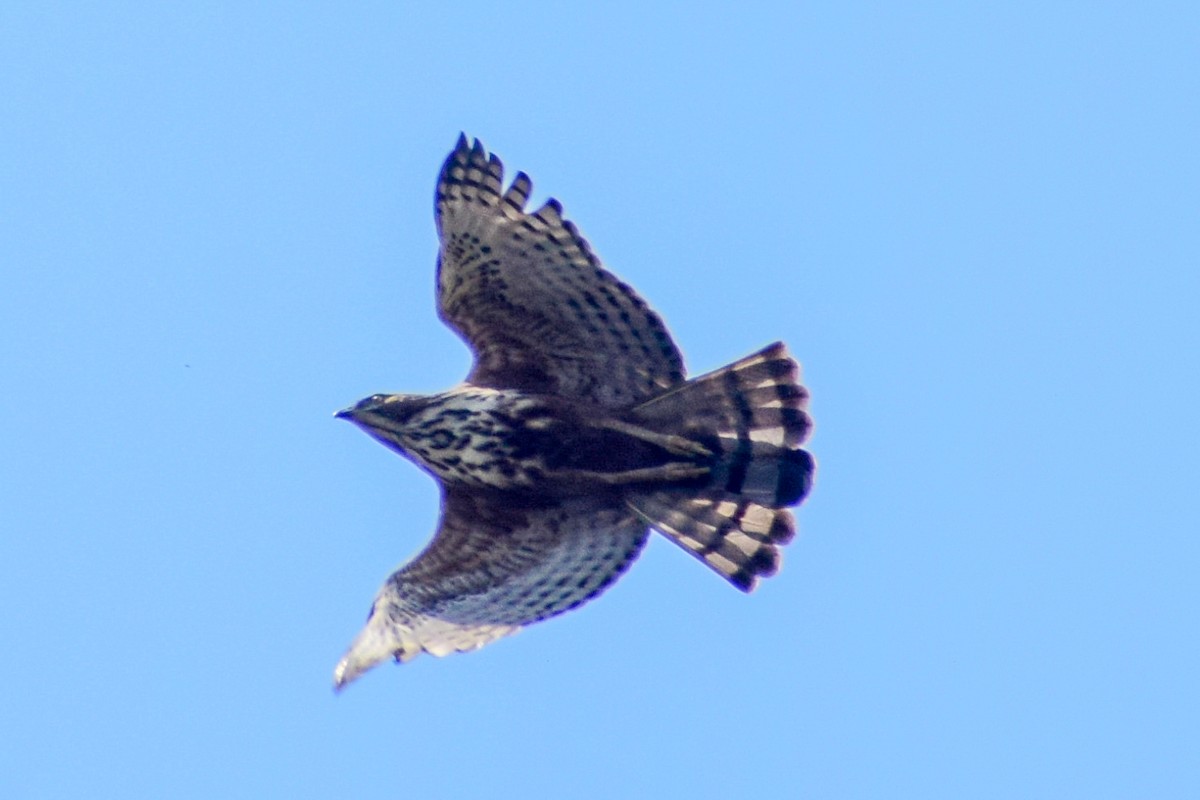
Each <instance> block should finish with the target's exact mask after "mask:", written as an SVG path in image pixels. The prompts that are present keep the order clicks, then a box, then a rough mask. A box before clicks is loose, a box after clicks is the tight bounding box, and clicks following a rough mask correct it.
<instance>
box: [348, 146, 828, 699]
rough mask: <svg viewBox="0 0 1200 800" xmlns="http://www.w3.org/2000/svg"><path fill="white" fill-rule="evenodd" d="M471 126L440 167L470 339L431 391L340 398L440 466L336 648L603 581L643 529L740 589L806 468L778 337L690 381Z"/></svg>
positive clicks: (488, 624)
mask: <svg viewBox="0 0 1200 800" xmlns="http://www.w3.org/2000/svg"><path fill="white" fill-rule="evenodd" d="M531 188H532V184H531V182H530V180H529V178H528V176H526V175H525V174H524V173H521V172H518V173H517V174H516V175H515V176H514V177H513V179H512V181H511V182H510V183H508V184H507V185H505V181H504V169H503V166H502V164H501V162H500V160H499V159H498V158H497V157H496V156H495V155H489V154H488V153H487V151H486V150H485V149H484V147H483V145H482V144H480V143H479V142H478V141H475V142H473V143H472V142H470V141H468V140H467V138H466V137H465V136H461V137H460V138H459V140H458V143H457V145H456V146H455V148H454V151H453V152H451V153H450V155H449V157H448V158H447V159H446V162H445V164H444V165H443V167H442V171H441V175H440V177H439V178H438V183H437V192H436V198H435V216H436V220H437V228H438V234H439V236H440V241H441V245H440V252H439V255H438V266H437V302H438V313H439V316H440V317H441V318H442V320H443V321H444V322H445V323H446V324H447V325H449V326H450V328H452V329H453V330H454V331H455V332H456V333H458V334H459V335H460V336H461V337H462V338H463V339H464V340H466V342H467V344H468V345H469V346H470V347H471V348H472V350H473V351H474V354H475V361H474V366H473V368H472V370H471V372H470V374H469V375H468V376H467V379H466V381H465V382H463V383H462V384H460V385H458V386H456V387H454V388H452V389H450V390H448V391H446V392H443V393H441V394H435V395H424V396H422V395H405V394H376V395H372V396H371V397H368V398H366V399H365V400H362V401H361V402H359V403H358V404H356V405H354V406H352V407H351V408H347V409H345V410H344V411H341V412H338V414H337V416H339V417H342V418H344V419H347V420H350V421H352V422H354V423H355V424H356V425H358V426H359V427H361V428H362V429H363V430H364V431H366V432H367V433H368V434H370V435H371V436H373V437H374V438H375V439H377V440H378V441H380V442H381V443H383V444H384V445H386V446H387V447H389V448H391V449H393V450H395V451H396V452H398V453H400V454H401V455H403V456H405V457H407V458H409V459H411V460H412V461H413V462H415V463H416V464H417V465H418V466H419V467H421V468H422V469H424V470H425V471H426V472H428V473H429V474H430V475H432V476H433V477H434V479H435V480H436V481H437V482H438V484H439V485H440V488H441V492H442V516H441V521H440V524H439V527H438V531H437V533H436V535H435V536H434V538H433V540H432V542H430V544H429V545H428V546H427V547H426V549H425V550H424V551H423V552H422V553H420V555H418V556H417V557H416V558H414V559H413V560H412V561H411V562H410V563H408V564H407V565H405V566H403V567H402V568H401V569H399V570H398V571H397V572H395V573H394V574H393V575H392V576H391V577H389V578H388V579H387V581H386V583H385V584H384V586H383V588H382V589H381V590H380V591H379V594H378V596H377V597H376V598H375V602H374V604H373V605H372V607H371V612H370V615H369V617H368V619H367V623H366V626H365V627H364V628H363V630H362V631H361V632H360V633H359V634H358V636H357V638H355V639H354V642H353V643H352V644H351V645H350V648H349V650H348V651H347V652H346V654H345V656H344V657H343V658H342V660H341V662H340V663H339V664H338V665H337V668H336V670H335V673H334V681H335V685H336V686H337V687H338V688H341V687H343V686H345V685H346V684H348V683H349V682H351V681H353V680H354V679H355V678H357V677H358V676H360V675H361V674H362V673H363V672H365V671H366V670H368V669H370V668H371V667H373V666H374V665H376V664H378V663H379V662H380V661H382V660H384V659H386V658H389V657H391V658H395V659H396V660H397V661H407V660H409V659H411V658H413V657H414V656H416V655H418V654H420V653H422V652H425V653H431V654H433V655H437V656H441V655H446V654H448V653H453V652H459V651H466V650H474V649H476V648H479V647H482V646H483V645H485V644H487V643H489V642H491V641H494V640H495V639H498V638H500V637H502V636H505V635H507V634H510V633H513V632H515V631H517V630H518V629H520V628H522V627H523V626H526V625H529V624H531V623H533V622H537V621H539V620H543V619H546V618H548V617H552V616H554V615H556V614H561V613H562V612H564V611H568V610H570V609H572V608H575V607H577V606H579V605H581V604H583V603H585V602H587V601H588V600H590V599H592V598H594V597H596V596H597V595H599V594H600V593H601V592H603V591H604V590H605V589H606V588H608V587H609V586H610V585H612V583H613V582H614V581H615V580H616V579H617V578H618V577H620V575H621V574H622V573H623V572H624V571H625V570H626V569H627V568H628V567H629V565H630V564H631V563H632V562H633V560H634V559H635V558H636V557H637V555H638V553H639V552H640V551H641V549H642V547H643V546H644V545H645V543H646V540H647V538H648V536H649V534H650V531H651V530H655V531H658V532H660V533H661V534H663V535H664V536H666V537H667V538H668V539H670V540H671V541H673V542H675V543H676V544H678V545H680V546H682V547H683V549H684V550H686V551H687V552H689V553H691V554H692V555H693V556H695V557H696V558H698V559H700V560H701V561H702V562H703V563H705V564H706V565H707V566H708V567H710V568H711V569H712V570H713V571H715V572H716V573H717V574H719V575H720V576H721V577H723V578H725V579H726V580H727V581H728V582H729V583H731V584H733V585H734V586H736V587H737V588H739V589H741V590H743V591H750V590H751V589H753V588H754V586H755V584H756V582H757V580H758V579H759V578H763V577H767V576H770V575H773V574H774V573H775V572H776V571H777V570H778V568H779V548H780V547H781V546H782V545H784V544H786V543H787V542H789V541H790V540H791V539H792V537H793V536H794V535H795V522H794V519H793V516H792V513H791V512H790V511H789V510H788V509H789V507H791V506H794V505H796V504H798V503H799V502H800V501H801V500H803V499H804V497H805V496H806V495H807V494H808V491H809V488H810V487H811V485H812V479H813V473H814V469H815V465H814V461H813V458H812V456H811V455H810V454H809V453H808V452H807V451H806V450H804V449H802V448H801V445H802V444H803V443H804V441H805V439H806V438H807V436H808V433H809V431H810V429H811V420H810V418H809V415H808V413H807V405H808V392H807V391H806V390H805V389H804V387H803V386H802V385H801V384H800V382H799V366H798V365H797V363H796V361H795V360H794V359H793V358H792V357H791V356H790V355H789V354H788V352H787V350H786V348H785V346H784V345H783V344H782V343H778V342H777V343H775V344H772V345H770V346H768V347H766V348H764V349H762V350H760V351H759V352H757V353H754V354H752V355H750V356H747V357H745V358H743V359H741V360H739V361H736V362H734V363H733V364H730V365H728V366H726V367H723V368H721V369H718V370H716V371H714V372H710V373H708V374H706V375H701V376H700V377H697V378H692V379H691V380H688V379H687V378H686V377H685V375H684V368H683V360H682V358H681V356H680V354H679V350H678V348H677V347H676V345H675V343H674V341H673V340H672V338H671V336H670V334H669V333H668V332H667V329H666V327H665V326H664V325H663V322H662V320H661V319H660V318H659V316H658V315H657V314H656V313H655V312H654V311H652V310H651V309H650V308H649V307H648V306H647V305H646V303H645V301H644V300H642V298H641V297H639V296H638V294H637V293H636V292H635V291H634V290H633V289H632V288H630V287H629V286H628V285H627V284H625V283H622V282H621V281H620V280H618V279H617V278H616V277H614V276H613V274H612V273H610V272H608V271H607V270H606V269H605V268H604V267H603V266H602V265H601V263H600V261H599V259H597V258H596V256H595V255H594V254H593V253H592V251H591V249H590V247H589V246H588V244H587V242H586V241H585V240H584V238H583V237H582V236H581V235H580V234H579V231H578V230H577V229H576V227H575V226H574V225H573V224H572V223H571V222H569V221H567V220H566V219H564V217H563V213H562V206H561V205H560V204H559V203H558V202H557V201H556V200H549V201H547V202H546V203H545V204H544V205H542V206H541V207H540V208H538V209H536V210H533V211H529V210H527V209H526V205H527V204H528V200H529V195H530V191H531Z"/></svg>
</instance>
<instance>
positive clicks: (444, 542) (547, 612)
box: [334, 489, 649, 688]
mask: <svg viewBox="0 0 1200 800" xmlns="http://www.w3.org/2000/svg"><path fill="white" fill-rule="evenodd" d="M442 508H443V511H442V521H441V526H440V528H439V529H438V532H437V535H436V536H435V537H434V539H433V541H432V542H431V543H430V544H429V546H428V547H427V548H426V549H425V550H424V552H422V553H421V554H420V555H419V556H417V557H416V558H415V559H413V560H412V561H411V562H410V563H408V564H407V565H405V566H404V567H402V568H401V569H400V570H399V571H398V572H396V573H394V574H393V575H392V576H391V577H390V578H388V580H387V583H385V584H384V586H383V588H382V589H381V590H380V592H379V594H378V596H377V597H376V598H375V603H374V605H373V606H372V607H371V614H370V617H369V618H368V620H367V624H366V627H364V628H363V630H362V631H361V632H360V633H359V635H358V636H357V638H355V640H354V642H353V644H351V646H350V649H349V650H348V651H347V652H346V655H345V657H344V658H343V659H342V660H341V662H340V663H339V664H338V666H337V669H336V670H335V672H334V682H335V684H336V686H337V687H338V688H341V687H342V686H344V685H346V684H347V683H349V682H350V681H352V680H354V679H355V678H357V677H358V676H359V675H361V674H362V673H363V672H365V671H366V670H368V669H370V668H371V667H373V666H374V665H375V664H377V663H379V662H380V661H382V660H384V659H385V658H388V657H395V659H396V660H397V661H407V660H409V659H411V658H413V657H414V656H416V655H418V654H419V653H421V652H426V653H431V654H433V655H435V656H442V655H447V654H449V653H453V652H459V651H464V650H474V649H477V648H479V647H482V646H483V645H485V644H487V643H488V642H491V641H493V640H495V639H498V638H500V637H501V636H506V635H508V634H510V633H514V632H516V631H517V630H518V629H520V628H521V627H522V626H524V625H528V624H530V623H533V622H537V621H538V620H542V619H546V618H547V617H551V616H554V615H555V614H561V613H562V612H564V611H567V610H569V609H572V608H575V607H576V606H578V605H581V604H582V603H584V602H586V601H588V600H590V599H592V598H593V597H596V596H597V595H599V594H600V593H601V592H602V591H604V589H606V588H607V587H608V586H609V585H611V584H612V582H613V581H615V580H616V579H617V578H618V577H619V576H620V575H621V573H622V572H624V571H625V569H626V568H627V567H628V566H629V565H630V564H631V563H632V562H633V560H634V559H635V558H636V557H637V555H638V553H639V552H641V549H642V547H643V546H644V545H645V543H646V537H647V535H648V533H649V530H648V528H647V526H646V523H645V522H642V521H641V520H640V519H638V517H637V516H636V515H635V514H633V513H632V512H631V511H629V510H628V509H626V508H623V507H621V506H619V505H618V504H614V503H612V502H610V501H607V500H599V499H595V498H586V497H579V498H571V499H568V500H566V501H563V502H561V503H558V504H555V505H553V506H545V505H543V506H537V505H531V506H530V507H528V508H520V507H516V506H515V505H514V503H513V501H512V499H511V498H507V499H506V500H505V501H503V502H502V501H500V500H499V499H498V498H495V497H493V496H492V495H490V494H487V493H479V492H468V491H464V490H454V489H448V490H447V491H446V496H445V502H444V503H443V505H442Z"/></svg>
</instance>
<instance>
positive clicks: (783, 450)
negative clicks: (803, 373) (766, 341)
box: [627, 342, 815, 591]
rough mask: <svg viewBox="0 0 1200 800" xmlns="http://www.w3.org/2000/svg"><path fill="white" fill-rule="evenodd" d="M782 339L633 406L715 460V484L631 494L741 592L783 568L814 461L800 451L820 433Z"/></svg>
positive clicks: (641, 509)
mask: <svg viewBox="0 0 1200 800" xmlns="http://www.w3.org/2000/svg"><path fill="white" fill-rule="evenodd" d="M799 374H800V370H799V366H798V365H797V364H796V362H795V360H794V359H792V357H791V356H790V355H788V352H787V348H786V347H785V346H784V345H783V343H782V342H776V343H775V344H773V345H771V346H769V347H767V348H765V349H764V350H761V351H760V352H758V353H755V354H753V355H751V356H747V357H746V358H743V359H741V360H740V361H736V362H734V363H733V364H730V365H729V366H727V367H723V368H721V369H719V370H716V371H715V372H710V373H708V374H707V375H702V376H700V377H698V378H694V379H693V380H690V381H688V382H687V383H684V384H681V385H680V386H677V387H675V388H674V389H671V390H670V391H668V392H666V393H664V394H661V395H659V396H657V397H654V398H652V399H650V400H648V401H647V402H645V403H643V404H642V405H640V406H638V407H637V408H636V409H635V414H636V416H637V417H638V418H639V419H640V420H643V421H644V422H645V423H646V424H647V425H648V426H653V427H654V428H656V429H659V430H669V431H671V432H672V433H676V434H678V435H681V436H684V437H686V438H688V439H692V440H694V441H697V442H700V443H702V444H703V445H705V447H707V448H708V449H709V450H711V451H712V452H713V453H714V457H713V465H712V469H711V472H710V475H709V480H708V485H707V486H702V487H699V488H697V487H692V488H689V489H684V488H682V487H679V488H669V489H666V488H664V489H658V490H656V491H652V492H645V493H640V494H636V495H631V496H630V497H629V499H628V501H627V502H628V503H629V506H630V507H631V508H632V509H633V510H634V511H635V512H637V513H638V514H639V515H640V516H641V517H642V518H643V519H645V520H646V522H647V523H649V524H650V525H652V526H653V527H654V528H655V529H657V530H659V531H660V532H662V533H663V534H665V535H666V536H667V537H668V538H670V539H671V540H672V541H674V542H676V543H677V544H679V545H680V546H682V547H683V548H684V549H686V550H687V551H688V552H690V553H692V554H693V555H695V556H696V557H697V558H700V559H702V560H703V561H704V562H705V563H706V564H708V566H709V567H711V568H712V569H714V570H716V571H717V572H718V573H720V574H721V575H723V576H724V577H725V578H726V579H727V580H729V581H730V582H731V583H732V584H734V585H735V586H737V587H738V588H739V589H742V590H744V591H749V590H751V589H753V588H754V585H755V581H756V579H757V578H759V577H768V576H770V575H774V574H775V572H776V571H777V570H778V568H779V546H780V545H783V544H786V543H787V542H789V541H791V539H792V537H793V536H794V535H795V522H794V521H793V518H792V514H791V512H789V511H787V510H786V507H787V506H792V505H795V504H797V503H799V502H800V501H802V500H803V499H804V497H805V496H806V495H807V494H808V491H809V489H810V488H811V486H812V478H813V472H814V470H815V464H814V462H813V458H812V456H811V455H809V453H808V452H807V451H805V450H802V449H801V448H800V445H801V444H802V443H803V442H804V440H805V438H807V436H808V433H809V431H810V430H811V429H812V421H811V419H810V418H809V416H808V413H807V411H806V408H807V405H808V392H807V391H806V390H805V389H804V387H803V386H801V385H800V384H799V382H798V381H799Z"/></svg>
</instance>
